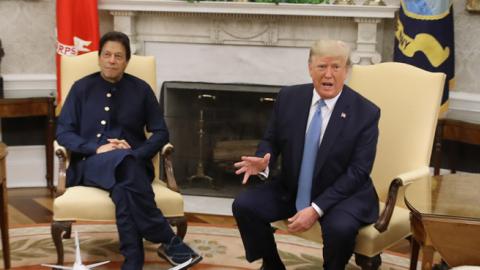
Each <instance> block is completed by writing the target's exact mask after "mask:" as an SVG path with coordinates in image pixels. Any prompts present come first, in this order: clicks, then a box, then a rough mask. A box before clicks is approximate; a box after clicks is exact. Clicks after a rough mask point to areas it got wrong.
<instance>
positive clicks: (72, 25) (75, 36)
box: [56, 0, 99, 103]
mask: <svg viewBox="0 0 480 270" xmlns="http://www.w3.org/2000/svg"><path fill="white" fill-rule="evenodd" d="M98 42H99V30H98V7H97V0H81V1H79V0H57V54H56V62H57V103H60V102H61V100H62V98H63V97H62V96H61V93H62V92H61V89H60V76H61V74H60V57H61V56H62V55H67V56H73V55H78V54H82V53H86V52H90V51H97V50H98Z"/></svg>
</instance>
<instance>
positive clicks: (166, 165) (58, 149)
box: [54, 141, 178, 197]
mask: <svg viewBox="0 0 480 270" xmlns="http://www.w3.org/2000/svg"><path fill="white" fill-rule="evenodd" d="M54 150H55V155H56V156H57V158H58V184H57V187H56V190H55V197H58V196H60V195H62V194H63V193H64V192H65V190H66V183H67V168H68V165H69V161H70V153H69V151H68V150H67V149H66V148H65V147H63V146H61V145H60V144H58V142H57V141H54ZM173 150H174V147H173V145H172V144H170V143H167V144H166V145H165V146H163V148H162V151H161V152H160V175H161V176H165V177H160V179H163V181H164V182H165V183H166V184H167V187H168V188H169V189H171V190H173V191H176V192H178V185H177V182H176V180H175V175H174V174H173V165H172V154H173Z"/></svg>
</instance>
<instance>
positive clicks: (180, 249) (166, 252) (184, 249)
mask: <svg viewBox="0 0 480 270" xmlns="http://www.w3.org/2000/svg"><path fill="white" fill-rule="evenodd" d="M157 254H158V256H160V257H162V258H163V259H165V260H166V261H168V262H169V263H170V264H171V265H179V264H182V263H184V262H186V261H188V260H189V259H190V258H191V259H192V261H191V262H190V263H189V264H188V265H187V266H186V267H185V268H183V269H188V268H189V267H191V266H193V265H195V264H197V263H198V262H200V261H201V260H202V259H203V257H202V256H200V255H199V254H198V253H196V252H195V251H193V249H191V248H190V247H189V246H187V244H185V243H184V242H183V241H182V240H181V239H180V238H179V237H178V236H174V237H173V238H172V240H170V243H168V244H161V245H160V246H159V247H158V249H157Z"/></svg>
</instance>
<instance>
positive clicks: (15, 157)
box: [6, 145, 57, 188]
mask: <svg viewBox="0 0 480 270" xmlns="http://www.w3.org/2000/svg"><path fill="white" fill-rule="evenodd" d="M7 150H8V155H7V158H6V162H7V187H9V188H18V187H46V186H47V180H46V179H45V175H46V165H45V146H43V145H28V146H8V148H7ZM55 168H57V166H56V162H55ZM55 172H56V170H54V176H56V175H57V174H56V173H55ZM54 178H55V179H54V184H55V185H56V183H57V181H56V179H57V177H54Z"/></svg>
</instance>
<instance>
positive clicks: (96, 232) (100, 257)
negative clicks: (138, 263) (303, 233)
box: [10, 224, 409, 270]
mask: <svg viewBox="0 0 480 270" xmlns="http://www.w3.org/2000/svg"><path fill="white" fill-rule="evenodd" d="M74 230H77V231H78V233H79V238H80V245H81V250H82V258H83V260H84V262H87V263H93V262H98V261H104V260H107V259H108V260H111V261H112V263H110V264H108V265H106V266H102V267H98V268H96V269H99V270H102V269H105V270H106V269H119V268H120V266H119V265H120V262H121V261H122V257H121V256H120V255H119V253H118V238H117V232H116V229H115V225H113V224H100V225H91V224H83V225H74ZM10 238H11V239H10V243H11V256H12V266H13V267H14V269H22V270H23V269H47V268H44V267H41V266H39V264H41V263H50V264H54V263H55V262H56V252H55V247H54V245H53V242H52V240H51V236H50V227H49V225H38V226H33V227H23V228H14V229H11V230H10ZM276 238H277V243H278V247H279V250H280V253H281V257H282V259H283V261H284V262H285V264H286V266H287V269H289V270H314V269H322V258H321V251H320V248H321V246H320V245H318V244H316V243H312V242H307V241H304V240H301V239H299V238H297V237H294V236H292V235H286V234H278V233H277V235H276ZM186 241H187V242H188V243H189V244H190V245H191V246H192V247H193V248H194V249H196V250H197V251H198V252H199V253H201V254H202V255H203V257H204V259H203V261H202V262H201V263H200V264H199V265H197V266H195V267H193V268H191V269H192V270H202V269H208V270H220V269H223V270H227V269H238V270H240V269H258V268H259V266H260V265H259V264H258V263H254V264H249V263H247V262H246V261H245V259H244V252H243V247H242V242H241V239H240V237H239V234H238V230H236V229H235V228H232V227H218V226H209V225H203V224H202V225H190V226H189V228H188V233H187V237H186ZM64 246H65V255H66V257H65V260H66V262H69V263H67V265H68V264H70V263H71V262H73V260H74V243H73V239H72V240H65V241H64ZM156 246H157V245H155V244H152V243H149V242H145V260H146V262H147V263H146V265H145V267H144V269H145V270H150V269H152V270H153V269H168V268H169V265H168V264H166V263H165V262H163V261H162V260H161V259H160V258H159V257H157V255H156ZM382 259H383V264H382V267H381V269H391V270H400V269H407V268H408V262H409V260H408V258H404V257H401V256H395V255H393V254H388V253H384V254H383V255H382ZM347 269H358V268H357V267H356V266H355V264H354V263H353V261H352V262H351V263H350V264H349V265H348V267H347Z"/></svg>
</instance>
